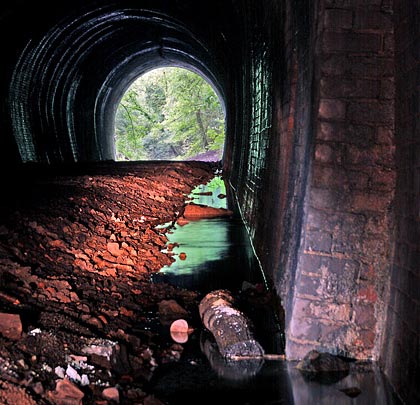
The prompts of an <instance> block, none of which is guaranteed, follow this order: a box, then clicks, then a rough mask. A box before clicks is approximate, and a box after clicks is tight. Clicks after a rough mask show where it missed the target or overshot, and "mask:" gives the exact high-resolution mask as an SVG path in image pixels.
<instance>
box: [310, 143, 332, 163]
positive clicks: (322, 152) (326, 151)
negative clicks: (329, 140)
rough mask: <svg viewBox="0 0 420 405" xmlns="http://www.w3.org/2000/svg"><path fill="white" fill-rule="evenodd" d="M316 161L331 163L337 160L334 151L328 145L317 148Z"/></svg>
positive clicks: (319, 145)
mask: <svg viewBox="0 0 420 405" xmlns="http://www.w3.org/2000/svg"><path fill="white" fill-rule="evenodd" d="M315 160H317V161H319V162H322V163H330V162H334V161H335V160H336V157H335V151H334V149H333V148H332V147H331V146H330V145H327V144H318V145H316V147H315Z"/></svg>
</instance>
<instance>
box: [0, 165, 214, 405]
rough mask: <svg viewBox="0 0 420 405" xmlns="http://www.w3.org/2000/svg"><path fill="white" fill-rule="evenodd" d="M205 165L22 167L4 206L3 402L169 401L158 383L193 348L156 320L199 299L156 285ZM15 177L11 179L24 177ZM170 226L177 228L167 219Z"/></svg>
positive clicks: (0, 223)
mask: <svg viewBox="0 0 420 405" xmlns="http://www.w3.org/2000/svg"><path fill="white" fill-rule="evenodd" d="M214 172H215V167H214V164H212V163H204V162H185V163H178V162H177V163H175V162H174V163H167V162H162V163H156V162H154V163H153V164H146V163H145V164H123V163H121V164H117V163H112V162H110V163H109V164H101V165H96V166H95V165H91V166H90V167H83V170H82V169H80V170H79V172H77V170H74V169H73V168H67V169H61V170H55V171H53V170H39V171H36V170H32V169H30V170H23V171H22V172H20V173H18V174H15V176H14V178H13V179H14V180H13V182H15V186H17V190H16V191H14V192H12V188H10V190H7V188H8V185H7V184H6V185H4V189H5V190H6V191H7V194H6V195H4V196H3V200H2V201H1V205H0V208H1V212H0V400H1V403H4V404H16V402H13V401H15V399H13V398H16V397H19V398H21V399H20V400H19V401H20V402H19V404H21V403H22V404H32V403H37V404H98V405H106V404H114V403H127V404H143V403H149V404H159V403H161V402H160V401H159V400H158V399H157V398H155V397H154V396H153V395H152V393H148V392H147V381H148V380H149V379H150V377H151V374H152V372H153V370H154V368H156V367H158V366H159V364H160V363H164V362H168V361H176V360H177V359H179V357H180V353H181V352H182V350H183V347H182V345H180V344H178V343H174V342H172V345H169V346H168V347H167V348H165V349H162V347H161V346H159V345H158V344H157V341H158V339H159V336H157V334H156V332H155V330H154V328H153V325H154V324H155V323H156V322H158V321H159V319H158V318H159V306H160V308H162V302H165V301H168V300H174V301H176V303H177V304H179V306H181V307H182V308H184V310H185V313H184V314H183V315H184V316H187V315H188V313H189V312H190V311H192V310H193V308H194V310H195V308H196V307H197V304H198V303H197V294H196V293H194V292H192V291H187V290H183V289H179V288H175V287H173V286H170V285H167V284H163V283H159V284H153V283H151V281H150V276H151V274H152V273H154V272H157V271H159V270H160V269H161V268H162V267H163V266H165V265H168V264H170V263H171V262H172V261H174V259H173V257H172V256H171V255H172V254H173V253H171V252H170V251H165V249H164V248H165V246H166V242H167V238H166V235H165V234H166V233H167V232H170V225H172V224H174V223H175V222H176V220H177V219H178V218H179V217H180V216H182V215H183V211H184V208H185V199H186V196H187V195H188V194H189V193H190V192H191V190H192V189H193V188H194V187H195V186H197V185H199V184H203V183H206V182H208V181H209V180H210V179H211V178H212V177H213V176H214ZM13 182H12V181H11V180H10V179H9V185H10V187H11V186H12V183H13ZM164 224H166V225H164Z"/></svg>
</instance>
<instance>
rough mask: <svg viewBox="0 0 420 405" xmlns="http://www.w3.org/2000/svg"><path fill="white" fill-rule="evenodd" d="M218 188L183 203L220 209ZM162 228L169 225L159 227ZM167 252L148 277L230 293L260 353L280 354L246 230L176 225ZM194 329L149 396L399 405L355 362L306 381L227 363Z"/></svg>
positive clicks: (255, 365)
mask: <svg viewBox="0 0 420 405" xmlns="http://www.w3.org/2000/svg"><path fill="white" fill-rule="evenodd" d="M224 190H225V189H224V183H223V181H222V180H221V178H220V177H217V176H216V177H215V179H214V180H213V181H212V182H210V183H209V184H207V185H202V186H199V187H198V188H196V189H195V190H194V191H193V192H192V194H191V195H190V196H189V197H190V202H192V203H194V204H203V205H206V206H210V207H215V208H221V209H226V208H228V207H227V206H226V200H225V199H224V198H222V197H224V194H225V191H224ZM163 226H166V227H167V226H168V224H166V225H163ZM166 235H167V237H168V244H167V247H168V251H170V252H171V254H173V257H174V258H175V261H174V262H173V263H172V264H171V265H169V266H165V267H164V268H162V269H161V271H160V272H159V273H156V274H154V275H153V277H152V281H153V282H154V283H168V284H172V285H173V286H176V287H180V288H183V289H188V290H191V291H195V292H196V293H198V295H199V297H200V298H202V297H204V296H205V295H206V294H208V293H209V292H211V291H214V290H219V289H225V290H228V291H230V292H231V293H232V295H233V296H234V297H235V299H236V303H237V305H238V308H239V309H240V310H241V311H243V313H245V314H246V315H247V316H248V317H249V319H250V320H251V323H252V325H253V332H254V336H255V338H256V340H257V341H258V342H259V343H260V344H261V346H262V347H263V349H264V351H265V353H270V354H275V355H282V354H284V348H285V342H284V325H283V323H282V322H281V321H280V320H279V314H281V312H282V308H281V307H280V306H279V304H278V302H277V301H276V299H275V298H274V295H275V294H272V293H271V292H270V291H267V285H266V283H265V278H264V276H263V274H261V269H260V266H259V264H258V262H257V260H256V258H255V256H254V253H253V249H252V245H251V243H250V241H249V238H248V233H247V231H246V228H245V225H244V224H243V222H242V221H241V219H240V218H236V217H221V218H210V219H208V218H207V219H199V220H194V221H190V222H188V223H182V222H181V221H178V223H176V224H175V225H174V226H171V228H170V231H169V232H167V233H166ZM190 322H191V324H192V325H193V326H194V329H193V331H192V333H190V334H189V336H188V339H187V340H185V341H183V342H182V346H183V351H182V355H181V357H180V359H179V361H177V362H171V363H168V364H163V365H161V366H160V367H158V368H157V369H156V370H155V372H154V374H153V377H152V378H151V380H150V387H149V388H150V389H151V390H152V391H153V392H154V393H155V394H156V396H157V397H158V398H160V399H161V400H163V401H165V403H166V404H168V405H177V404H214V403H219V404H248V405H251V404H252V405H264V404H290V405H293V404H295V405H309V404H313V403H316V404H345V405H346V404H349V405H350V404H352V405H353V404H366V403H380V404H389V405H394V404H400V401H399V400H398V398H397V397H396V396H395V393H394V391H393V390H392V388H391V387H390V386H389V384H388V382H387V379H386V378H385V377H384V376H383V374H382V373H381V371H380V370H379V368H378V367H377V366H376V364H375V363H372V362H354V363H352V364H350V368H349V370H350V371H349V372H348V373H347V374H346V375H345V376H343V375H340V376H338V378H336V379H334V377H335V376H334V375H333V376H332V377H333V378H330V377H331V376H329V378H328V379H327V380H323V379H321V380H318V379H313V378H312V377H311V378H308V375H305V374H304V373H302V372H301V371H300V370H298V369H297V368H296V365H297V362H293V361H286V360H279V357H280V356H276V360H272V359H270V357H269V356H268V357H266V358H260V359H248V360H239V361H227V360H226V359H225V358H223V357H222V356H221V355H220V353H219V351H218V350H217V345H215V344H214V339H213V336H212V335H211V333H210V332H209V331H207V330H206V329H205V328H204V326H202V323H201V319H200V316H199V313H198V308H197V312H196V313H195V314H191V316H190ZM160 331H161V333H160V335H161V339H162V342H164V341H166V342H169V341H171V335H170V333H169V327H168V326H166V327H161V329H160Z"/></svg>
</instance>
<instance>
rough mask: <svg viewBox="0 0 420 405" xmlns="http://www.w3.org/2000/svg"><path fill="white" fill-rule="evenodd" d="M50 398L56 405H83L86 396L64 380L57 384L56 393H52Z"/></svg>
mask: <svg viewBox="0 0 420 405" xmlns="http://www.w3.org/2000/svg"><path fill="white" fill-rule="evenodd" d="M48 396H49V399H51V400H52V402H53V403H54V404H55V405H81V404H82V398H83V397H84V396H85V394H84V393H83V392H82V391H80V389H79V388H77V387H76V385H74V384H73V383H72V382H71V381H69V380H67V379H64V380H60V381H58V382H57V385H56V387H55V391H52V392H51V391H50V392H49V394H48Z"/></svg>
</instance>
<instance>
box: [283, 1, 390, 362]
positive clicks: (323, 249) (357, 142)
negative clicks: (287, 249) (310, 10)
mask: <svg viewBox="0 0 420 405" xmlns="http://www.w3.org/2000/svg"><path fill="white" fill-rule="evenodd" d="M384 3H385V2H382V1H364V2H354V1H332V0H331V1H328V0H326V1H325V2H323V5H322V6H323V7H320V9H319V13H320V20H321V21H322V28H323V30H322V35H321V36H320V39H319V45H318V48H317V66H318V69H319V76H318V77H316V78H315V80H316V83H315V84H316V88H317V92H318V97H319V104H318V111H317V113H316V115H317V119H316V125H317V126H316V128H315V133H316V140H315V142H314V151H313V162H312V166H311V173H310V184H309V186H308V190H307V194H306V205H305V212H306V217H305V224H304V234H303V237H302V243H301V249H300V253H299V261H298V265H297V272H296V279H295V293H294V298H293V312H292V315H291V319H290V323H289V326H288V331H287V337H288V341H287V354H288V356H289V358H301V357H302V356H304V355H305V354H306V352H307V351H308V350H309V349H311V348H314V347H315V348H319V349H322V350H328V351H329V352H332V353H337V354H342V355H348V356H351V357H355V358H370V359H377V358H378V355H379V347H380V342H381V338H382V332H383V329H384V320H385V311H384V304H385V300H386V285H387V284H386V282H387V278H388V275H389V271H390V266H389V263H390V260H391V257H392V249H391V238H392V229H393V228H392V226H393V225H392V221H391V219H392V217H391V210H392V201H393V190H394V186H395V178H396V175H395V165H394V153H395V151H394V148H395V146H394V143H393V127H394V110H393V109H394V68H393V47H392V44H393V43H392V39H393V22H392V14H391V8H390V6H389V5H388V4H384Z"/></svg>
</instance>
